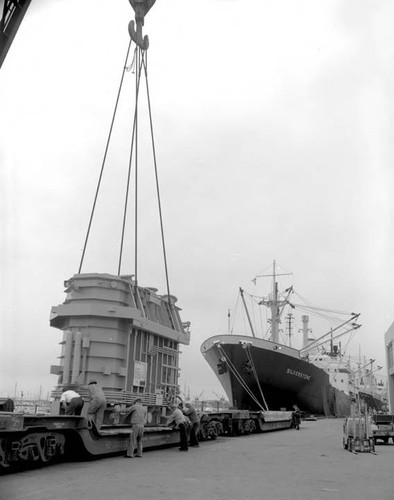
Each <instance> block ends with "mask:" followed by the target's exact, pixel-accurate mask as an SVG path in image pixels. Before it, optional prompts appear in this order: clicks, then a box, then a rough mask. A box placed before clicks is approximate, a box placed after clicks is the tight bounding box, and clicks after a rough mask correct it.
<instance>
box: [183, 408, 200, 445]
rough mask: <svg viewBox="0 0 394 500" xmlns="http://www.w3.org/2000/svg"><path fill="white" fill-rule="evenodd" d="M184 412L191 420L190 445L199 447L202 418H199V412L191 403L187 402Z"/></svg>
mask: <svg viewBox="0 0 394 500" xmlns="http://www.w3.org/2000/svg"><path fill="white" fill-rule="evenodd" d="M183 414H184V415H186V416H187V417H188V418H189V420H190V422H191V429H190V446H191V447H198V446H200V445H199V444H198V431H199V428H200V419H199V418H198V415H197V412H196V410H195V408H194V406H192V405H191V403H189V402H186V403H185V408H184V409H183Z"/></svg>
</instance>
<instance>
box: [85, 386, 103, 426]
mask: <svg viewBox="0 0 394 500" xmlns="http://www.w3.org/2000/svg"><path fill="white" fill-rule="evenodd" d="M88 389H89V394H90V403H89V407H88V412H87V418H88V420H89V421H91V422H94V423H95V425H96V428H97V429H98V430H100V429H101V426H102V425H103V420H104V411H105V408H106V406H107V399H106V397H105V394H104V391H103V390H102V388H101V387H100V386H99V385H98V384H97V382H96V381H95V380H91V381H90V382H89V384H88Z"/></svg>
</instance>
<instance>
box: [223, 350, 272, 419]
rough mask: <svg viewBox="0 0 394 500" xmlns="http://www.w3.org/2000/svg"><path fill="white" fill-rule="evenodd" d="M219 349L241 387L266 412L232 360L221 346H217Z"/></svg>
mask: <svg viewBox="0 0 394 500" xmlns="http://www.w3.org/2000/svg"><path fill="white" fill-rule="evenodd" d="M217 347H218V349H219V352H220V353H221V354H223V356H224V357H225V359H226V362H227V365H228V367H229V368H230V371H231V373H232V374H233V375H234V377H235V378H236V380H237V381H238V382H239V383H240V385H241V387H242V388H243V389H244V390H245V392H246V393H247V394H248V395H249V396H250V398H251V399H252V400H253V401H254V402H255V403H256V404H257V405H258V406H259V407H260V409H261V410H262V411H266V410H265V408H264V407H263V406H262V405H261V403H260V402H259V400H258V399H257V398H256V396H255V395H254V394H253V392H252V390H251V389H250V388H249V386H248V385H247V383H246V382H245V381H244V379H243V378H242V376H241V375H240V374H239V372H238V371H237V369H236V368H235V366H234V364H233V363H232V361H231V359H230V358H229V356H228V355H227V353H226V351H225V350H224V349H223V347H222V346H221V345H218V346H217Z"/></svg>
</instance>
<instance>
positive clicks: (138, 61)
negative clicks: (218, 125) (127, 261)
mask: <svg viewBox="0 0 394 500" xmlns="http://www.w3.org/2000/svg"><path fill="white" fill-rule="evenodd" d="M154 2H155V0H148V1H145V2H142V0H136V1H135V2H130V3H131V5H132V7H133V8H134V10H135V11H136V23H137V31H135V30H134V22H133V21H131V23H130V25H129V33H130V36H131V39H130V42H129V46H128V49H127V54H126V59H125V63H124V65H123V71H122V77H121V80H120V84H119V89H118V94H117V98H116V102H115V107H114V112H113V116H112V120H111V126H110V129H109V134H108V138H107V143H106V147H105V152H104V157H103V161H102V165H101V170H100V175H99V179H98V183H97V188H96V193H95V197H94V202H93V207H92V211H91V214H90V219H89V224H88V229H87V233H86V237H85V242H84V247H83V251H82V257H81V261H80V265H79V269H78V274H80V273H81V271H82V265H83V261H84V258H85V253H86V248H87V243H88V240H89V235H90V231H91V226H92V221H93V216H94V212H95V208H96V204H97V199H98V194H99V190H100V186H101V181H102V177H103V172H104V166H105V162H106V159H107V153H108V148H109V143H110V140H111V136H112V130H113V126H114V121H115V116H116V112H117V109H118V103H119V98H120V93H121V89H122V86H123V80H124V75H125V72H126V71H130V69H132V67H133V66H134V65H135V67H136V82H135V86H136V88H135V107H134V119H133V130H132V135H131V145H130V154H129V164H128V172H127V183H126V191H125V199H124V210H123V220H122V231H121V241H120V249H119V261H118V275H119V276H120V274H121V266H122V257H123V246H124V237H125V230H126V218H127V206H128V198H129V190H130V179H131V168H132V162H133V151H134V165H135V200H134V201H135V223H134V226H135V227H134V230H135V232H134V243H135V263H134V265H135V270H134V273H135V283H136V284H138V253H137V242H138V222H137V221H138V98H139V90H140V81H141V74H142V69H143V70H144V75H145V82H146V92H147V100H148V111H149V124H150V135H151V144H152V151H153V163H154V171H155V182H156V194H157V202H158V210H159V220H160V232H161V241H162V250H163V257H164V267H165V278H166V287H167V294H168V297H169V299H168V306H169V310H170V312H171V310H172V308H173V304H172V302H171V300H170V286H169V277H168V266H167V254H166V246H165V238H164V225H163V215H162V207H161V197H160V188H159V177H158V168H157V157H156V147H155V140H154V134H153V119H152V109H151V100H150V93H149V84H148V69H147V49H148V46H149V41H148V39H147V37H144V39H142V31H141V26H142V25H143V16H144V15H145V14H146V13H147V12H148V10H149V9H150V8H151V6H152V5H153V4H154ZM137 12H138V15H137ZM132 41H134V42H135V43H136V47H135V50H134V57H133V60H132V62H131V64H130V65H129V66H128V65H127V61H128V59H129V53H130V48H131V43H132Z"/></svg>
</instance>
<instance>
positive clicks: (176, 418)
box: [167, 403, 189, 451]
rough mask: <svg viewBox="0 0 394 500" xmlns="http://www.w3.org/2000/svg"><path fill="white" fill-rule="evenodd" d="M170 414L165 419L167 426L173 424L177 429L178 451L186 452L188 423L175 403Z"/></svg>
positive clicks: (187, 447) (187, 448)
mask: <svg viewBox="0 0 394 500" xmlns="http://www.w3.org/2000/svg"><path fill="white" fill-rule="evenodd" d="M170 408H171V410H172V413H171V415H170V416H169V417H168V419H167V425H170V424H175V426H176V427H178V429H179V437H180V443H179V450H180V451H188V450H189V446H188V444H187V431H188V423H187V417H186V416H185V415H184V414H183V413H182V410H181V409H180V408H179V406H178V405H177V404H176V403H173V404H172V405H171V407H170Z"/></svg>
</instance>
